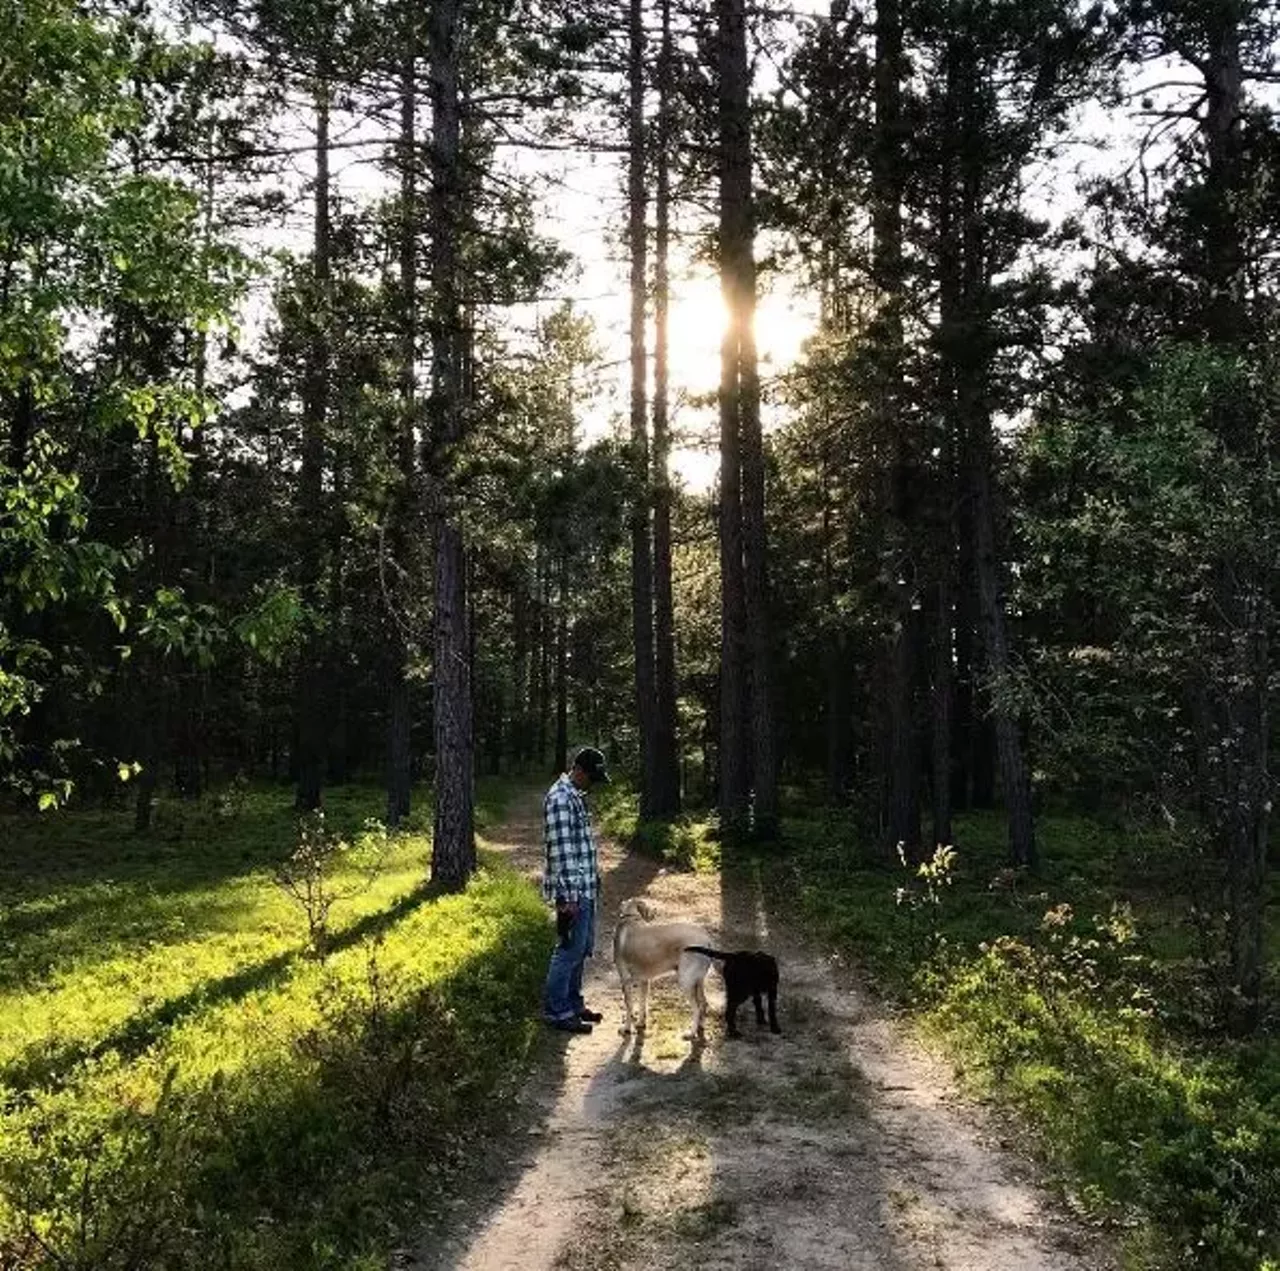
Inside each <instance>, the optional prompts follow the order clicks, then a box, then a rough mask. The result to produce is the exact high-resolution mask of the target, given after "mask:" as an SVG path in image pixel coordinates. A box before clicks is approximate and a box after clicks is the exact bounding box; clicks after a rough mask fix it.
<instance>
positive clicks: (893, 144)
mask: <svg viewBox="0 0 1280 1271" xmlns="http://www.w3.org/2000/svg"><path fill="white" fill-rule="evenodd" d="M902 79H903V55H902V11H901V5H900V0H879V2H878V4H877V7H876V48H875V77H874V94H875V115H876V123H875V145H874V148H873V152H872V165H873V171H872V195H871V203H872V212H871V220H872V236H873V248H872V251H873V259H872V274H873V276H874V280H875V284H876V291H877V293H878V298H879V306H880V307H879V312H878V314H877V319H876V326H877V328H878V329H877V333H876V338H877V343H878V345H879V348H878V355H879V359H880V365H879V367H878V371H877V380H878V383H877V386H876V398H877V400H876V413H877V416H878V418H879V424H880V432H881V435H882V436H883V438H884V450H885V461H886V462H885V485H886V489H885V495H884V498H885V505H886V510H887V513H888V534H887V538H888V541H889V550H890V552H891V554H892V559H891V560H890V562H889V569H890V570H891V573H892V581H891V583H890V588H891V594H890V605H891V610H892V615H893V620H892V627H891V631H892V634H891V646H890V649H889V657H888V671H889V674H888V680H887V683H886V686H885V690H886V702H885V706H886V710H887V714H888V725H889V745H888V753H887V758H888V765H889V771H888V773H887V777H888V780H887V782H886V793H887V798H888V809H887V811H888V818H887V820H888V825H887V828H888V834H889V840H890V843H891V844H898V843H901V844H904V845H905V846H906V848H907V849H908V850H909V851H910V852H912V853H915V852H916V851H918V849H919V846H920V754H919V740H918V727H917V721H916V711H915V685H916V680H917V676H916V667H915V661H916V658H915V651H916V649H917V648H918V646H919V640H918V632H917V630H916V627H917V625H918V621H919V620H918V617H917V610H916V608H915V590H916V580H915V577H914V574H915V559H914V556H915V553H914V546H915V544H914V533H913V531H914V528H915V527H914V526H913V525H912V524H911V523H910V513H909V510H908V507H907V502H908V497H909V484H910V476H911V449H912V447H911V444H910V438H909V437H908V436H907V427H908V424H907V420H906V418H905V416H904V408H905V404H906V403H905V400H904V394H903V385H902V380H903V362H904V344H903V329H902V322H903V294H902V288H903V256H902V182H903V172H904V171H905V165H904V162H903V158H902V127H903V125H902Z"/></svg>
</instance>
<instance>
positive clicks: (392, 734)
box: [387, 6, 418, 827]
mask: <svg viewBox="0 0 1280 1271" xmlns="http://www.w3.org/2000/svg"><path fill="white" fill-rule="evenodd" d="M403 20H404V35H403V38H404V49H403V55H404V61H403V63H402V64H401V70H400V139H399V146H398V154H397V162H398V164H399V167H400V226H399V230H400V279H399V283H400V296H399V300H400V314H399V320H400V331H399V335H400V351H399V352H400V385H399V389H400V418H399V426H398V427H397V428H396V430H395V437H394V441H393V445H392V452H393V454H392V458H393V461H394V464H395V478H394V479H395V481H396V488H395V490H394V493H393V496H392V506H391V510H390V527H389V532H388V535H387V543H388V550H389V554H390V558H391V567H392V568H391V570H390V571H388V572H389V574H390V576H391V577H390V581H389V582H388V584H387V589H388V595H387V602H388V609H389V613H388V632H389V639H388V642H387V643H388V660H387V675H388V684H387V727H388V736H387V824H388V825H389V826H392V827H394V826H397V825H399V824H400V823H401V821H403V820H404V819H405V817H407V816H408V815H409V809H410V806H411V800H412V789H413V750H412V726H411V718H412V704H411V696H410V689H409V665H408V664H409V653H410V633H409V630H408V623H409V612H410V597H409V595H408V594H407V592H408V588H407V587H406V586H405V584H404V582H403V581H402V579H403V578H404V575H405V573H406V572H407V570H408V558H409V533H408V521H409V516H410V510H411V508H412V505H413V501H414V491H415V487H416V485H417V473H416V471H415V466H414V455H413V436H414V430H415V428H416V427H417V422H418V402H417V370H416V365H417V354H418V265H417V261H418V242H417V238H418V223H417V222H418V218H417V211H418V183H417V165H418V157H417V114H418V88H417V48H418V39H417V27H416V23H415V15H414V11H413V8H412V6H407V7H406V8H405V10H404V15H403Z"/></svg>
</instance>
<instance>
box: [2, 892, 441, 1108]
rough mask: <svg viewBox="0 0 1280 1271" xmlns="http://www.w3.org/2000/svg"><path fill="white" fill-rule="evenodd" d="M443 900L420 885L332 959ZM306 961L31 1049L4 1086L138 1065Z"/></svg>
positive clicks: (349, 933) (362, 924)
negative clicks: (114, 1057)
mask: <svg viewBox="0 0 1280 1271" xmlns="http://www.w3.org/2000/svg"><path fill="white" fill-rule="evenodd" d="M440 894H441V893H440V889H439V888H437V887H435V886H433V885H432V884H430V883H422V884H420V885H419V886H417V887H415V888H414V889H413V890H412V891H410V892H406V893H405V895H403V896H401V897H400V898H399V899H398V900H396V901H395V902H394V903H393V904H391V905H389V906H388V907H387V908H386V909H380V910H378V911H377V912H375V913H371V914H366V915H365V916H364V917H362V918H359V919H357V920H356V921H355V922H353V923H352V924H351V925H350V926H348V927H345V928H343V930H342V931H340V932H339V933H338V934H337V935H335V936H333V937H332V938H331V939H330V941H329V953H330V954H334V953H339V952H341V951H342V950H344V949H349V948H351V947H352V946H354V945H357V944H359V943H360V942H361V941H363V940H365V939H367V938H369V937H377V936H378V935H381V934H382V933H384V932H386V931H389V930H390V929H391V928H392V927H393V926H395V925H396V923H398V922H400V921H401V920H402V919H403V918H406V917H407V916H408V915H409V914H410V913H412V912H413V911H414V910H415V909H417V908H418V907H419V906H420V905H423V904H425V903H426V902H427V901H429V900H432V899H435V898H436V897H437V896H439V895H440ZM306 956H307V955H306V952H305V950H302V949H291V950H288V951H286V952H283V953H278V954H275V955H273V956H272V957H269V958H263V959H261V960H260V961H258V962H255V963H252V964H251V965H249V966H245V967H241V968H240V969H239V970H236V971H233V972H231V973H230V974H228V975H224V976H219V977H217V978H215V979H212V980H204V981H201V982H200V983H199V984H197V985H195V986H194V987H192V988H191V989H189V990H188V991H187V992H185V993H180V994H177V995H176V996H174V997H171V998H166V999H165V1000H164V1001H162V1002H158V1003H157V1004H156V1005H155V1006H153V1007H152V1008H151V1009H149V1010H146V1011H141V1012H139V1013H137V1014H135V1015H131V1016H129V1018H128V1019H126V1020H124V1021H123V1022H122V1023H121V1024H119V1025H118V1026H117V1027H116V1028H114V1029H112V1030H111V1032H109V1033H107V1034H106V1035H105V1036H104V1037H101V1038H99V1039H98V1040H96V1041H94V1042H69V1043H66V1044H63V1045H58V1046H47V1045H41V1044H38V1043H37V1044H34V1045H32V1046H29V1047H27V1049H26V1050H25V1051H23V1052H21V1053H20V1054H19V1055H17V1056H15V1057H14V1058H13V1059H12V1060H10V1061H9V1062H8V1063H6V1064H5V1065H4V1066H3V1067H0V1080H2V1081H4V1082H5V1083H6V1084H8V1085H10V1086H12V1087H14V1088H15V1089H18V1090H25V1089H31V1088H35V1087H38V1086H44V1085H48V1084H50V1083H51V1082H54V1081H56V1080H58V1079H59V1078H62V1077H65V1076H66V1075H67V1074H68V1073H70V1072H71V1070H72V1069H74V1068H75V1067H76V1066H77V1065H79V1064H81V1063H84V1062H85V1061H86V1060H93V1059H100V1058H101V1057H102V1056H103V1055H106V1054H109V1053H113V1052H114V1053H115V1054H118V1055H119V1056H120V1057H121V1058H122V1059H125V1060H129V1059H134V1058H136V1057H137V1056H138V1055H140V1054H142V1052H143V1051H145V1050H147V1049H148V1048H149V1047H151V1046H152V1045H154V1044H155V1042H156V1041H158V1040H159V1038H160V1036H161V1035H162V1034H163V1033H164V1032H165V1031H166V1030H168V1029H170V1028H172V1027H173V1026H174V1025H175V1024H178V1023H180V1022H181V1021H182V1020H183V1019H186V1018H187V1017H189V1016H191V1015H194V1014H197V1013H198V1012H200V1011H203V1010H207V1009H208V1008H210V1007H213V1006H218V1005H222V1004H224V1003H227V1002H234V1001H237V1000H239V999H242V998H244V997H247V996H248V995H249V994H250V993H255V992H257V991H259V990H261V989H265V988H270V987H272V986H274V985H276V984H279V983H281V982H282V981H283V980H284V979H286V978H287V976H288V974H289V972H290V971H291V970H292V968H294V967H295V966H296V965H298V964H299V963H300V962H301V961H303V960H304V959H305V958H306Z"/></svg>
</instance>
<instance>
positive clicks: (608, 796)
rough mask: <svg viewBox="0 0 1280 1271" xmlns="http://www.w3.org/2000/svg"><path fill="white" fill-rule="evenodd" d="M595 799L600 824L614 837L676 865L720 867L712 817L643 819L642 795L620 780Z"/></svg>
mask: <svg viewBox="0 0 1280 1271" xmlns="http://www.w3.org/2000/svg"><path fill="white" fill-rule="evenodd" d="M592 800H593V803H594V804H595V805H596V821H597V824H598V827H599V828H600V830H602V831H603V832H604V833H606V834H608V835H609V836H610V837H611V838H616V839H619V840H621V841H622V842H624V843H629V844H630V845H631V846H632V847H633V848H635V849H636V850H637V851H640V852H644V853H645V854H646V855H648V856H652V857H655V858H656V859H658V860H660V861H661V862H662V863H663V864H664V865H669V866H671V867H673V868H675V869H682V870H700V871H713V870H716V869H718V868H719V867H720V844H719V841H718V840H717V838H716V834H715V827H714V825H713V824H712V822H711V821H709V820H706V819H701V820H699V819H695V818H694V817H691V816H688V815H686V816H681V817H678V818H677V819H676V820H674V821H642V820H641V819H640V796H639V795H638V794H637V793H636V791H635V790H633V789H631V788H630V787H628V786H625V785H623V784H621V783H615V784H614V785H613V786H610V787H606V788H605V790H603V791H600V792H598V793H593V794H592Z"/></svg>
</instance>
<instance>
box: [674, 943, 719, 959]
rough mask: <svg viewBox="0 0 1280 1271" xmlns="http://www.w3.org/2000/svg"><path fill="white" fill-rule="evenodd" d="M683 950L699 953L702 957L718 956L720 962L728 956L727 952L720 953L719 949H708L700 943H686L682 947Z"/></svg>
mask: <svg viewBox="0 0 1280 1271" xmlns="http://www.w3.org/2000/svg"><path fill="white" fill-rule="evenodd" d="M684 951H685V952H686V953H701V954H702V955H703V957H707V958H719V959H720V960H721V961H722V962H723V961H724V959H725V958H727V957H728V956H729V955H728V954H727V953H721V952H720V950H719V949H708V948H706V946H705V945H700V944H687V945H685V947H684Z"/></svg>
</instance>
